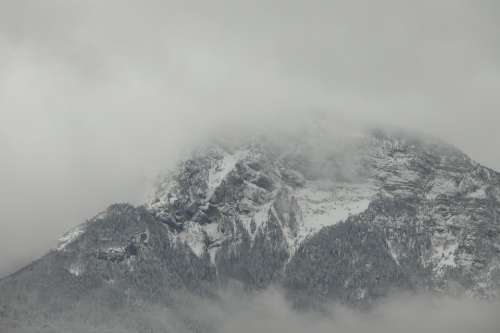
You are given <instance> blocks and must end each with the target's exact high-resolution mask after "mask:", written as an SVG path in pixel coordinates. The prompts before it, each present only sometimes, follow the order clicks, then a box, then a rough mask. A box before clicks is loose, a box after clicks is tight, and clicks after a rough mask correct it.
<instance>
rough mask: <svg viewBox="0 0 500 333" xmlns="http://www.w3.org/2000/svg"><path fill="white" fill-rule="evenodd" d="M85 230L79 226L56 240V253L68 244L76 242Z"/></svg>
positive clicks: (83, 226) (81, 225)
mask: <svg viewBox="0 0 500 333" xmlns="http://www.w3.org/2000/svg"><path fill="white" fill-rule="evenodd" d="M85 229H86V225H85V224H80V225H79V226H77V227H76V228H74V229H72V230H70V231H68V232H67V233H65V234H64V235H63V236H62V237H61V238H59V240H58V245H57V251H64V250H65V249H66V247H67V246H68V245H69V244H71V243H72V242H74V241H75V240H77V239H78V237H80V236H81V235H82V234H83V233H84V232H85Z"/></svg>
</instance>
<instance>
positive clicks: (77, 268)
mask: <svg viewBox="0 0 500 333" xmlns="http://www.w3.org/2000/svg"><path fill="white" fill-rule="evenodd" d="M84 271H85V269H84V267H83V265H82V264H80V263H76V264H72V265H71V266H70V267H69V269H68V272H69V273H70V274H71V275H74V276H80V275H82V274H83V273H84Z"/></svg>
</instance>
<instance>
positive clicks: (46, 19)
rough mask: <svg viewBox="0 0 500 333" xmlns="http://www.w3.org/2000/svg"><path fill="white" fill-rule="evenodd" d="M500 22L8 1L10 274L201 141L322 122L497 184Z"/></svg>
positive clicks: (436, 7)
mask: <svg viewBox="0 0 500 333" xmlns="http://www.w3.org/2000/svg"><path fill="white" fill-rule="evenodd" d="M499 22H500V6H499V5H498V4H497V2H496V1H456V0H443V1H419V2H415V1H408V2H406V1H377V2H373V1H362V2H361V1H359V2H358V1H309V2H307V4H306V3H305V2H303V1H251V2H245V3H244V2H234V1H210V2H204V3H196V4H195V3H186V2H185V1H156V0H150V1H141V2H137V1H116V0H112V1H76V0H69V1H68V0H66V1H62V0H51V1H44V2H43V3H42V2H39V1H28V0H16V1H14V0H12V1H9V0H7V1H2V2H1V3H0V49H1V50H2V52H0V110H1V111H0V157H1V158H2V168H1V170H0V180H1V184H2V185H1V186H0V187H1V188H0V202H1V203H0V212H1V213H0V214H1V215H0V227H1V232H0V235H1V236H0V252H1V253H3V254H4V255H2V258H1V260H0V275H2V274H5V273H6V272H10V271H12V270H13V269H15V268H17V267H19V265H22V264H25V263H27V262H28V261H29V260H31V259H33V258H34V257H36V256H38V255H39V254H41V253H43V252H44V251H45V250H46V249H47V248H49V247H51V246H54V243H55V239H56V238H57V236H58V235H59V234H61V233H62V232H63V231H64V230H66V229H68V228H69V227H70V226H72V225H75V224H77V223H79V222H81V221H82V220H83V219H85V218H88V217H90V216H91V215H93V214H94V213H96V212H97V211H99V210H100V209H102V208H104V207H105V206H106V205H107V204H109V203H111V202H114V201H131V202H134V203H138V202H140V201H141V200H142V198H143V194H144V192H145V191H146V189H147V183H148V182H151V180H152V179H153V177H154V175H155V174H156V173H158V172H159V171H161V170H164V169H166V168H168V167H169V166H171V165H172V163H173V162H174V161H175V160H176V159H177V157H178V156H179V154H182V152H183V151H185V150H186V149H187V148H188V147H190V146H192V145H193V144H196V143H197V142H200V141H203V140H204V139H205V138H206V137H209V136H213V135H218V134H220V133H226V134H229V135H230V134H234V133H241V132H246V133H251V132H253V131H256V130H258V129H259V130H260V129H262V128H265V129H267V130H274V129H280V128H281V129H282V128H294V127H296V126H299V124H300V123H301V122H302V121H303V120H304V119H307V118H310V117H311V114H312V113H313V111H314V112H316V111H321V112H323V113H325V114H328V116H329V117H331V118H328V119H335V121H331V122H332V124H331V127H332V129H333V130H335V131H339V130H341V129H343V128H345V126H341V125H338V123H339V122H341V123H342V124H344V123H345V122H351V123H353V124H357V125H359V124H363V125H364V124H372V123H375V124H383V125H391V126H400V127H407V128H414V129H417V130H420V131H424V132H426V133H430V134H432V135H436V136H439V137H442V138H443V139H445V140H448V141H450V142H451V143H453V144H455V145H457V146H459V147H461V148H462V149H464V150H465V151H466V152H467V153H469V154H470V155H471V156H472V157H473V158H476V159H478V160H479V161H480V162H482V163H485V164H486V165H488V166H491V167H494V168H496V169H500V155H499V154H498V148H497V147H498V144H499V143H500V132H499V131H497V130H496V127H497V124H498V123H499V121H500V112H499V111H498V109H499V106H500V101H499V99H498V91H497V90H498V87H499V86H500V61H499V60H498V59H500V42H499V39H498V33H499V32H500V31H499ZM346 119H348V120H346ZM6 253H8V254H6Z"/></svg>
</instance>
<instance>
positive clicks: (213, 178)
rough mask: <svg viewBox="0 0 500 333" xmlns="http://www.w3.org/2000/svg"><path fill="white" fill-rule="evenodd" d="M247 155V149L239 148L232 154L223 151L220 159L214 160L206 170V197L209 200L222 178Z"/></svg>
mask: <svg viewBox="0 0 500 333" xmlns="http://www.w3.org/2000/svg"><path fill="white" fill-rule="evenodd" d="M247 155H248V151H247V150H239V151H237V152H235V153H234V154H230V153H225V154H224V156H223V157H222V159H218V160H215V161H214V163H213V165H212V166H211V168H210V170H209V172H208V182H207V187H208V190H207V199H208V200H209V199H210V198H211V197H212V195H213V194H214V192H215V190H216V189H217V188H218V187H219V186H220V184H221V183H222V181H223V180H224V178H226V176H227V175H228V174H229V173H230V172H231V171H232V170H233V169H234V168H235V166H236V164H237V163H238V162H239V161H240V160H241V159H243V158H244V157H246V156H247Z"/></svg>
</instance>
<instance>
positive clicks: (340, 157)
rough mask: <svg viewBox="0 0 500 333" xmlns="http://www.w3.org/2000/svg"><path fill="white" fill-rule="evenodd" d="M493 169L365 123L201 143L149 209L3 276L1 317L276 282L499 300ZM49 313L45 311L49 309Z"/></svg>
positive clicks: (361, 300) (97, 221) (119, 217)
mask: <svg viewBox="0 0 500 333" xmlns="http://www.w3.org/2000/svg"><path fill="white" fill-rule="evenodd" d="M499 217H500V174H499V173H498V172H496V171H493V170H491V169H489V168H486V167H484V166H481V165H480V164H478V163H476V162H474V161H473V160H472V159H470V158H469V157H468V156H467V155H465V154H464V153H462V152H461V151H460V150H458V149H456V148H455V147H453V146H450V145H448V144H446V143H444V142H441V141H439V140H436V139H429V138H423V137H420V136H418V135H413V134H408V133H400V132H397V131H382V130H373V131H370V132H369V133H367V134H364V135H362V136H359V137H353V138H349V139H345V140H335V139H331V138H330V139H329V137H328V136H325V135H321V133H319V134H317V135H313V136H308V137H301V138H300V139H297V138H284V139H282V140H271V139H266V138H259V139H254V140H249V141H247V142H243V143H232V144H227V143H225V144H211V145H207V146H205V147H203V148H200V149H198V150H196V151H195V152H193V154H192V155H191V156H190V157H189V158H187V159H185V160H184V161H182V162H181V163H179V165H178V167H177V168H175V169H174V170H171V171H170V172H169V173H167V174H166V175H165V176H164V177H162V178H161V179H160V180H159V181H158V184H157V187H156V189H155V191H154V194H153V195H152V197H151V199H150V200H149V201H148V202H146V203H145V204H144V205H141V206H138V207H134V206H132V205H129V204H114V205H111V206H110V207H109V208H108V209H106V210H105V211H104V212H102V213H100V214H98V215H97V216H95V217H94V218H92V219H90V220H88V221H87V222H85V223H84V224H81V225H80V226H78V227H77V228H75V229H74V230H71V231H70V232H68V233H67V234H65V235H64V236H63V237H62V238H61V239H60V243H59V245H58V246H57V248H56V249H54V250H52V251H50V252H49V253H48V254H46V255H45V256H43V257H42V258H40V259H39V260H37V261H35V262H33V263H32V264H30V265H28V266H27V267H25V268H23V269H21V270H20V271H18V272H16V273H14V274H13V275H11V276H8V277H6V278H4V279H2V280H1V281H0V317H3V318H9V320H13V321H16V320H22V318H25V317H24V316H28V314H29V316H30V317H32V316H34V315H37V316H42V317H43V316H45V318H47V317H46V316H48V314H54V313H59V312H64V311H68V310H70V309H74V308H77V307H78V305H79V304H82V303H89V302H90V303H92V304H98V305H99V306H106V307H107V308H111V309H113V308H120V307H122V306H124V305H130V304H140V303H141V302H148V303H153V304H164V305H167V306H172V305H175V299H176V293H178V292H179V291H186V292H189V293H193V294H195V295H199V296H202V297H211V295H214V293H215V292H216V291H217V290H219V289H220V288H223V287H224V286H228V285H232V284H235V283H236V284H239V285H241V286H242V287H243V288H244V289H246V290H261V289H265V288H267V287H270V286H278V287H279V288H282V289H283V290H285V292H286V293H287V296H288V297H289V299H290V300H291V302H292V303H293V304H295V305H296V306H299V307H301V306H305V307H309V306H316V305H321V304H324V303H326V302H329V301H336V302H341V303H344V304H348V305H354V306H364V305H369V304H371V303H373V302H375V301H377V300H378V299H380V298H382V297H384V296H386V295H388V294H389V293H391V292H394V291H398V290H399V291H410V292H415V291H422V290H423V291H428V292H438V293H446V294H454V295H464V294H465V295H470V296H473V297H480V298H495V297H497V296H498V294H497V293H498V289H499V287H500V220H499ZM49 317H50V315H49Z"/></svg>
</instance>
